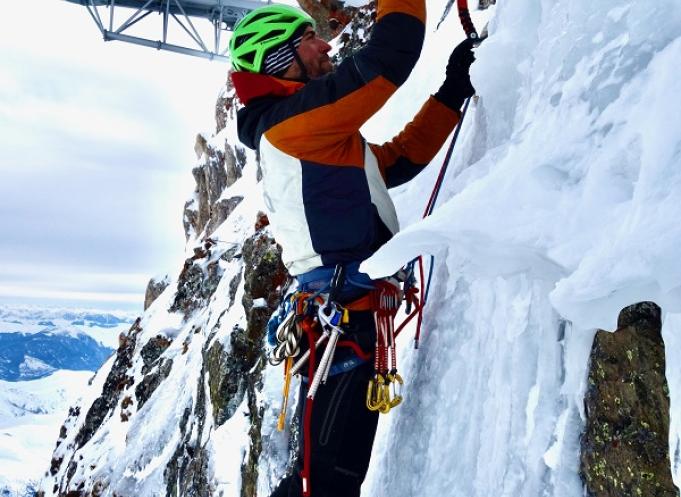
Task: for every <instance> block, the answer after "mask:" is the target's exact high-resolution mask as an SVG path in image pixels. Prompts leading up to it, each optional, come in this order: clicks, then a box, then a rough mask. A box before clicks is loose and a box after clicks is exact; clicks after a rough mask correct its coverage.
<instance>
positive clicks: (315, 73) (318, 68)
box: [293, 26, 334, 79]
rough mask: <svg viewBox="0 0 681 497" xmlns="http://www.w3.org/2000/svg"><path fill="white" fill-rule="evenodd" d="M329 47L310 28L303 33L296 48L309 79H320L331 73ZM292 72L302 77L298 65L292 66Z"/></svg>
mask: <svg viewBox="0 0 681 497" xmlns="http://www.w3.org/2000/svg"><path fill="white" fill-rule="evenodd" d="M330 50H331V45H329V44H328V43H326V42H325V41H324V40H322V39H321V38H319V37H318V36H317V33H316V32H315V30H314V29H312V27H311V26H308V27H307V28H306V29H305V32H304V33H303V39H302V40H301V42H300V46H299V47H298V56H299V57H300V60H302V61H303V64H305V69H306V70H307V75H308V77H309V78H310V79H315V78H320V77H322V76H324V75H325V74H328V73H330V72H332V71H333V69H334V67H333V63H332V62H331V59H330V58H329V55H328V53H329V51H330ZM293 66H294V70H295V71H296V72H299V73H300V74H298V75H297V76H302V71H300V68H299V67H298V64H293Z"/></svg>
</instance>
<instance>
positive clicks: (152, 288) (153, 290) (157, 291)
mask: <svg viewBox="0 0 681 497" xmlns="http://www.w3.org/2000/svg"><path fill="white" fill-rule="evenodd" d="M169 284H170V280H169V278H168V276H165V277H163V278H162V279H159V280H157V279H155V278H151V279H150V280H149V283H148V284H147V290H146V292H145V293H144V310H145V311H146V310H147V309H149V306H150V305H151V304H153V303H154V300H156V299H157V298H158V296H159V295H161V294H162V293H163V292H164V290H165V289H166V288H168V285H169Z"/></svg>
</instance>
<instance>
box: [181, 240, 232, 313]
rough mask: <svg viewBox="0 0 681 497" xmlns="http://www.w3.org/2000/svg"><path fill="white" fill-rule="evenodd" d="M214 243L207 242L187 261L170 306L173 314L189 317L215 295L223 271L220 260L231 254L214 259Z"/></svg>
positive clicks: (195, 250) (220, 255)
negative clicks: (178, 313) (212, 250)
mask: <svg viewBox="0 0 681 497" xmlns="http://www.w3.org/2000/svg"><path fill="white" fill-rule="evenodd" d="M212 246H213V242H212V241H210V240H209V241H206V243H205V244H204V246H203V247H200V248H196V249H194V255H193V256H192V257H190V258H189V259H187V260H186V261H185V263H184V268H183V269H182V272H181V273H180V277H179V278H178V282H177V293H176V294H175V299H174V301H173V303H172V305H171V306H170V309H169V310H170V311H171V312H177V311H182V312H184V314H185V316H189V315H190V314H191V313H192V312H193V311H195V310H197V309H199V308H202V307H205V306H206V305H207V304H208V301H209V300H210V298H211V296H212V295H213V294H214V293H215V290H216V288H217V287H218V284H219V283H220V278H221V277H222V273H223V270H222V269H221V268H220V263H219V260H220V258H223V259H224V258H226V257H229V256H230V255H231V254H230V253H226V254H219V255H218V257H217V258H213V257H212V252H211V247H212Z"/></svg>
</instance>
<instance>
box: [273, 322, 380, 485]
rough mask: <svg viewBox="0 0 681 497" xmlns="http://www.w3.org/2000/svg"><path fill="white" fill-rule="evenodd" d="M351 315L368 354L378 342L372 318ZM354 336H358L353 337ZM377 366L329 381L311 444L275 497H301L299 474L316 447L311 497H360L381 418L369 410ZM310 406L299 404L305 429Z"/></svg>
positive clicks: (319, 399)
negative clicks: (368, 397) (370, 388)
mask: <svg viewBox="0 0 681 497" xmlns="http://www.w3.org/2000/svg"><path fill="white" fill-rule="evenodd" d="M356 314H358V315H357V316H354V323H352V321H353V316H351V326H352V325H353V324H354V326H353V328H354V330H351V331H355V332H356V333H357V336H356V338H357V340H356V341H357V342H359V343H360V346H362V348H363V349H365V350H367V347H368V346H369V344H371V343H372V342H373V340H374V337H375V331H374V326H373V317H372V316H371V314H370V313H356ZM353 334H354V333H353ZM373 375H374V364H373V362H372V361H368V362H366V363H364V364H362V365H360V366H358V367H356V368H355V369H352V370H350V371H348V372H346V373H340V374H337V375H334V376H331V377H329V378H328V380H327V382H326V384H325V385H321V386H320V387H319V390H318V391H317V394H316V395H315V398H314V403H313V408H312V423H311V426H310V433H311V440H310V441H307V440H302V439H303V437H302V436H301V440H302V443H301V445H300V447H299V448H298V462H297V464H296V468H295V471H294V472H293V474H292V475H291V476H289V477H288V478H285V479H283V480H282V481H281V482H280V483H279V485H278V486H277V488H276V490H275V491H274V492H273V493H272V494H271V497H301V496H302V495H303V490H302V479H301V477H300V472H301V471H302V469H303V448H304V444H306V443H311V446H310V449H311V464H310V489H311V496H312V497H359V495H360V493H359V491H360V487H361V485H362V482H363V481H364V477H365V476H366V473H367V469H368V468H369V459H370V457H371V448H372V446H373V443H374V436H375V434H376V426H377V424H378V413H377V412H371V411H369V410H368V409H367V407H366V393H367V385H368V383H369V380H370V379H371V378H372V376H373ZM307 386H308V384H307V383H302V384H301V392H300V396H301V399H306V395H307ZM304 404H305V402H300V403H299V405H298V411H297V413H296V416H297V418H298V422H299V423H300V426H301V433H302V432H303V431H302V418H303V413H304V412H305V405H304Z"/></svg>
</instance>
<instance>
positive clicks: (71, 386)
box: [0, 306, 135, 497]
mask: <svg viewBox="0 0 681 497" xmlns="http://www.w3.org/2000/svg"><path fill="white" fill-rule="evenodd" d="M134 318H135V316H134V315H132V314H126V313H123V312H98V311H91V310H82V311H80V310H73V309H42V308H37V307H7V306H2V307H0V496H2V497H6V496H12V497H14V496H24V495H34V494H35V490H36V488H37V486H36V485H37V483H38V482H39V480H40V478H41V477H42V476H43V473H44V472H45V469H46V468H48V467H49V463H50V455H51V453H52V451H53V450H54V442H55V440H56V439H57V436H58V434H59V430H60V426H61V424H62V423H63V422H64V419H65V418H66V416H67V413H68V410H69V408H70V407H71V406H72V405H73V404H74V403H75V402H76V400H77V399H78V397H79V396H80V395H81V394H82V392H83V391H84V390H85V389H86V387H87V384H88V380H89V379H90V378H91V377H92V376H93V372H94V371H96V370H97V369H99V367H100V366H101V365H102V364H103V363H104V362H105V361H106V359H107V358H108V357H110V356H111V354H112V352H113V350H114V349H115V348H117V347H118V336H119V334H120V333H121V332H123V331H127V329H128V328H130V324H131V323H132V322H133V321H134Z"/></svg>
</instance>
